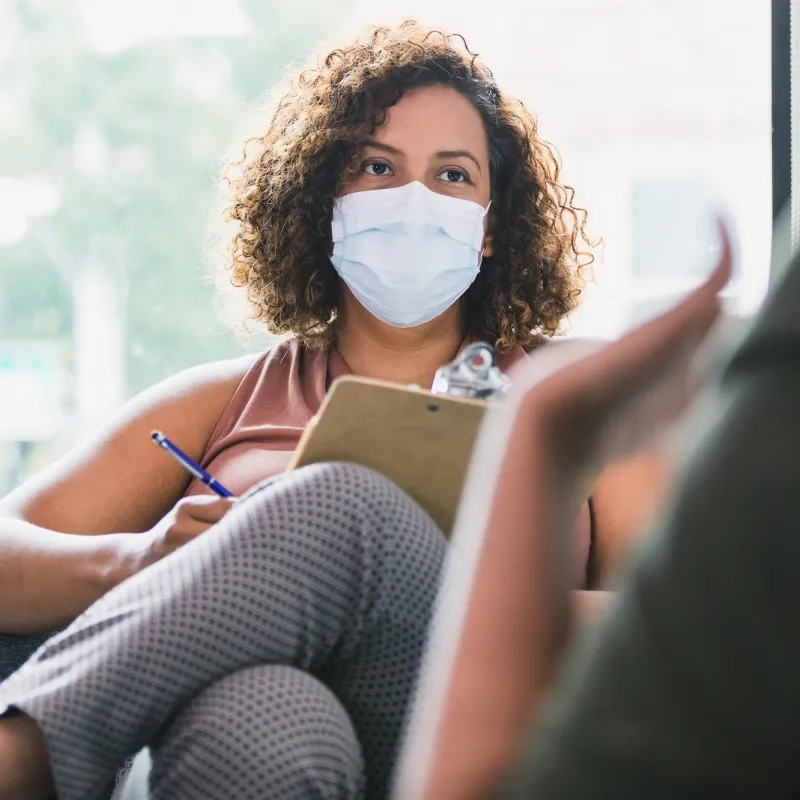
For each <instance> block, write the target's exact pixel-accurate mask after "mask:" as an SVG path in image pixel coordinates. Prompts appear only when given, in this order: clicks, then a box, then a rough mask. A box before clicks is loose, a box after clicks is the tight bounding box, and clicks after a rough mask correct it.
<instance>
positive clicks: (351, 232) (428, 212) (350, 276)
mask: <svg viewBox="0 0 800 800" xmlns="http://www.w3.org/2000/svg"><path fill="white" fill-rule="evenodd" d="M490 205H491V203H490ZM488 210H489V207H488V206H487V207H486V208H484V207H483V206H481V205H479V204H478V203H473V202H471V201H470V200H461V199H458V198H455V197H447V196H446V195H441V194H437V193H436V192H432V191H431V190H430V189H428V188H427V187H426V186H424V185H423V184H422V183H419V182H418V181H414V182H413V183H408V184H406V185H405V186H400V187H398V188H396V189H377V190H374V191H369V192H354V193H352V194H348V195H345V196H344V197H340V198H338V199H337V200H336V202H335V204H334V209H333V220H332V223H331V231H332V235H333V255H332V256H331V261H332V263H333V266H334V267H335V269H336V271H337V272H338V273H339V276H340V277H341V278H342V280H343V281H344V282H345V283H346V284H347V286H348V287H349V288H350V291H351V292H352V293H353V294H354V295H355V297H356V299H357V300H358V301H359V302H360V303H361V305H363V306H364V308H366V309H367V311H369V312H370V313H371V314H372V315H373V316H375V317H377V318H378V319H379V320H382V321H383V322H385V323H386V324H387V325H392V326H394V327H396V328H412V327H414V326H416V325H422V324H424V323H426V322H430V320H432V319H435V318H436V317H438V316H439V314H441V313H442V312H444V311H446V310H447V309H448V308H449V307H450V306H451V305H453V303H455V302H456V300H458V299H459V298H460V297H461V296H462V295H463V294H464V292H466V291H467V289H468V288H469V287H470V285H471V284H472V282H473V281H474V280H475V278H476V277H477V275H478V271H479V270H480V266H481V260H482V258H483V235H484V233H483V218H484V217H485V216H486V213H487V211H488Z"/></svg>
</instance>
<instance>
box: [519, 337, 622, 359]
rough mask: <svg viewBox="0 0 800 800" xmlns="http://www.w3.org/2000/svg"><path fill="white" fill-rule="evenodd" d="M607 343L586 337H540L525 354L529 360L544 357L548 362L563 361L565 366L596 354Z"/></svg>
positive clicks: (606, 341) (603, 340)
mask: <svg viewBox="0 0 800 800" xmlns="http://www.w3.org/2000/svg"><path fill="white" fill-rule="evenodd" d="M608 343H609V342H608V340H606V339H590V338H588V337H571V336H558V337H555V336H554V337H551V338H545V337H542V339H541V341H540V342H539V343H538V344H537V345H536V346H535V347H534V348H532V349H530V350H527V351H526V352H527V355H528V357H529V358H530V359H539V358H540V357H543V356H546V357H547V360H548V361H563V362H564V363H565V364H567V363H570V362H572V361H577V360H578V359H580V358H584V357H585V356H590V355H592V354H593V353H597V352H598V351H600V350H602V349H603V348H604V347H606V346H607V345H608Z"/></svg>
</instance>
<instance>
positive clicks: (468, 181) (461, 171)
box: [361, 161, 472, 186]
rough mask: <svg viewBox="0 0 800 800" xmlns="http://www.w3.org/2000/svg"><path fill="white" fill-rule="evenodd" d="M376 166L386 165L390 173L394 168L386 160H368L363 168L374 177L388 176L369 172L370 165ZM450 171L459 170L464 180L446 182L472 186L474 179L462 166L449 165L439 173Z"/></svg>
mask: <svg viewBox="0 0 800 800" xmlns="http://www.w3.org/2000/svg"><path fill="white" fill-rule="evenodd" d="M374 166H380V167H386V168H387V169H388V170H389V173H388V174H391V173H392V168H391V167H390V166H389V165H388V164H387V163H386V162H385V161H367V162H366V163H365V164H363V165H362V167H361V169H362V171H363V172H364V173H365V174H367V175H371V176H372V177H373V178H384V177H386V175H387V173H384V174H383V175H375V174H374V173H371V172H367V170H368V168H369V167H374ZM448 172H457V173H458V174H459V175H462V176H463V180H459V181H445V183H466V184H469V185H470V186H472V180H471V179H470V177H469V175H468V174H467V172H465V171H464V170H463V169H461V168H460V167H447V168H446V169H443V170H442V171H441V172H440V173H439V175H444V174H446V173H448Z"/></svg>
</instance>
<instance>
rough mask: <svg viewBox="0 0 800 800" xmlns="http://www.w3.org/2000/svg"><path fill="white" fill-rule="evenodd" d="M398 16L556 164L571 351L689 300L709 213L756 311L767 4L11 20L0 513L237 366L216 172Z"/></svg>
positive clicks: (162, 2) (386, 7) (47, 10)
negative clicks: (452, 60)
mask: <svg viewBox="0 0 800 800" xmlns="http://www.w3.org/2000/svg"><path fill="white" fill-rule="evenodd" d="M404 17H416V18H418V19H420V20H421V21H423V22H426V23H432V24H438V25H442V26H444V27H447V28H449V29H451V30H456V31H459V32H461V33H464V34H465V35H466V37H467V40H468V42H469V44H470V46H471V47H472V49H473V50H476V51H478V52H480V53H481V55H482V56H483V57H484V59H485V60H486V62H487V63H488V64H489V65H490V67H491V68H492V69H493V71H494V72H495V74H496V76H497V78H498V80H499V82H500V84H501V86H503V87H504V88H505V89H506V90H507V91H509V92H512V93H515V94H517V95H519V96H521V97H522V98H523V99H524V100H525V102H526V103H527V104H528V106H529V108H531V109H532V110H534V111H535V112H536V113H537V114H538V115H539V118H540V122H541V131H542V133H543V135H544V136H545V137H546V138H547V139H549V140H550V141H551V142H553V143H554V144H555V145H556V147H557V149H558V150H559V152H560V153H561V156H562V158H563V161H564V171H563V175H564V177H565V179H566V180H567V182H569V183H570V184H571V185H572V186H574V187H575V189H576V192H577V199H578V201H579V202H580V204H582V205H583V206H585V207H586V208H587V209H588V210H589V220H590V228H591V231H592V232H593V233H595V234H599V235H601V236H602V237H603V238H604V240H605V246H604V248H603V252H602V253H601V254H600V255H602V260H601V261H599V262H598V264H597V266H596V270H595V274H596V284H595V285H593V286H591V288H590V289H589V290H588V291H587V294H586V299H585V301H584V305H583V307H582V308H581V310H580V311H579V312H578V313H576V315H575V316H574V318H573V320H572V324H571V327H570V330H569V334H570V335H581V336H584V335H590V336H601V337H611V336H616V335H618V334H619V333H620V332H622V331H623V330H625V329H626V328H627V327H629V326H630V325H632V324H634V323H635V322H637V321H639V320H641V319H644V318H646V317H648V316H650V315H652V314H654V313H655V312H657V311H658V310H659V309H661V308H663V306H664V305H665V304H666V303H668V302H670V300H672V299H673V298H675V297H676V296H678V295H680V294H681V293H682V292H684V291H686V289H687V288H688V287H689V286H691V285H692V283H693V282H695V281H697V280H698V278H699V276H701V275H702V274H703V273H704V272H705V271H707V269H708V268H709V266H710V263H711V260H712V256H713V248H714V244H713V238H712V233H711V231H712V228H711V218H712V214H713V213H714V210H715V209H721V210H724V211H725V213H726V214H728V215H729V216H730V217H732V218H733V219H735V222H736V230H737V238H738V249H739V254H740V271H739V274H738V277H737V279H736V281H735V283H734V285H733V286H732V288H731V290H730V293H729V295H730V297H729V309H730V310H731V311H732V312H733V313H739V314H743V315H747V314H750V313H752V312H753V311H754V310H755V309H756V308H757V307H758V305H759V303H760V302H761V299H762V298H763V295H764V292H765V290H766V286H767V280H768V276H767V270H768V267H769V248H770V237H771V209H770V202H771V183H770V123H771V121H770V5H769V3H767V2H766V0H494V2H491V3H478V2H474V3H471V2H469V3H467V2H464V1H463V0H361V1H360V2H359V0H335V2H333V1H332V0H292V2H285V0H16V1H15V0H0V495H2V494H3V493H5V491H7V490H9V489H10V488H12V487H13V486H14V485H16V484H17V483H18V482H19V481H20V480H22V479H24V478H25V477H26V476H28V475H30V474H32V473H34V472H36V471H37V470H39V469H41V468H42V466H44V465H46V464H48V463H50V462H51V461H52V460H53V459H54V458H55V457H56V456H57V455H59V454H60V453H62V452H64V451H65V450H66V449H67V448H68V447H69V446H71V445H72V444H73V443H74V442H75V441H77V440H79V439H80V438H81V437H82V436H84V435H85V434H86V433H87V432H89V431H91V430H92V429H94V428H95V427H96V426H97V425H98V424H100V423H102V422H103V420H104V419H106V418H107V417H108V415H109V414H111V413H112V412H113V411H114V409H115V408H117V407H118V406H119V405H120V404H121V403H122V402H124V401H125V399H126V398H128V397H130V396H131V395H132V394H134V393H136V392H139V391H141V390H142V389H144V388H145V387H146V386H148V385H150V384H152V383H154V382H155V381H158V380H160V379H162V378H164V377H166V376H167V375H170V374H171V373H174V372H176V371H177V370H179V369H182V368H184V367H187V366H190V365H192V364H196V363H199V362H202V361H207V360H211V359H217V358H224V357H228V356H232V355H236V354H240V353H241V352H242V347H243V346H242V345H241V344H239V343H237V341H236V338H235V336H234V334H233V333H232V331H231V329H230V328H229V327H227V326H226V325H225V324H224V323H222V322H221V321H220V319H219V317H218V315H217V314H216V312H215V307H214V288H213V286H212V285H211V284H210V283H209V282H208V280H206V279H205V275H206V274H207V272H208V268H207V263H206V262H207V261H208V259H207V258H206V257H205V255H204V245H205V242H206V238H207V234H208V231H209V225H210V224H211V220H212V217H213V215H214V212H215V207H216V205H215V204H216V197H215V191H216V189H215V187H216V179H217V174H218V168H219V165H220V163H221V162H220V159H221V156H222V155H223V153H224V152H225V151H226V150H227V149H229V148H230V146H231V145H234V144H236V142H237V140H238V139H239V138H240V137H241V136H242V133H243V132H247V130H248V126H249V124H250V123H251V122H252V119H253V114H254V111H253V109H254V102H255V101H256V99H257V98H258V97H259V96H261V95H262V94H263V93H264V92H265V91H266V90H268V89H269V88H270V87H271V86H272V85H274V83H275V82H276V80H278V79H279V78H280V76H281V75H282V73H283V71H284V69H285V67H286V66H287V65H288V64H289V63H290V62H294V61H296V60H297V59H301V60H302V59H303V58H304V57H305V56H306V55H307V54H308V53H309V52H310V51H311V50H312V49H313V47H314V45H315V44H316V43H317V42H318V41H320V40H321V39H324V40H325V41H327V42H330V41H333V42H336V41H337V40H338V39H341V38H342V37H343V36H344V37H347V36H350V35H351V34H352V33H353V32H354V31H356V30H357V29H358V28H359V27H360V26H361V25H362V24H372V23H384V22H395V21H399V20H400V19H402V18H404ZM263 344H264V342H263V340H260V341H257V342H255V343H254V345H253V346H263Z"/></svg>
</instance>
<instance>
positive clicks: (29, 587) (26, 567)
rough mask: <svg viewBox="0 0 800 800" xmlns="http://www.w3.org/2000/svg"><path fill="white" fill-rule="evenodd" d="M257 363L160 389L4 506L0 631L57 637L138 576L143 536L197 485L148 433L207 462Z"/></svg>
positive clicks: (193, 372) (191, 375)
mask: <svg viewBox="0 0 800 800" xmlns="http://www.w3.org/2000/svg"><path fill="white" fill-rule="evenodd" d="M250 362H251V359H250V358H249V357H248V358H246V359H236V360H232V361H226V362H219V363H215V364H207V365H203V366H202V367H195V368H193V369H190V370H187V371H185V372H183V373H180V374H179V375H176V376H175V377H173V378H170V379H168V380H167V381H164V382H163V383H161V384H158V385H157V386H155V387H153V388H152V389H149V390H148V391H146V392H144V393H143V394H141V395H139V396H138V397H136V398H134V399H133V400H131V401H130V402H129V403H128V404H127V405H126V406H125V407H124V408H123V409H122V411H121V412H120V413H119V414H118V415H117V417H116V418H115V419H114V420H113V421H112V422H111V424H110V425H108V426H107V427H106V428H105V429H104V430H103V431H102V432H101V433H100V434H99V435H98V436H96V437H94V438H93V439H92V440H91V441H89V442H87V443H86V444H84V445H83V446H82V447H79V448H76V449H75V450H74V451H73V452H71V453H70V454H68V455H67V456H65V457H64V458H63V459H61V460H60V461H58V462H57V463H56V464H54V465H53V466H52V467H50V468H49V469H48V470H46V471H45V472H44V473H43V474H41V475H40V476H38V477H36V478H34V479H32V480H31V481H29V482H28V483H26V484H25V485H23V486H21V487H19V488H18V489H17V490H16V491H14V492H12V493H11V494H10V495H8V496H7V497H5V498H3V499H2V500H0V631H2V632H5V633H19V634H21V633H36V632H44V631H50V630H56V629H58V628H59V627H62V626H64V625H66V624H68V623H69V622H71V621H72V620H73V619H74V618H75V617H76V616H78V614H80V613H81V612H82V611H84V610H85V609H86V608H88V606H89V605H91V604H92V603H93V602H94V601H95V600H96V599H97V598H99V597H100V596H102V595H103V594H104V593H105V592H107V591H108V590H109V589H111V588H112V587H113V586H115V585H116V584H117V583H119V582H121V581H122V580H124V579H125V578H126V577H128V576H130V575H131V574H133V573H134V572H136V571H137V569H138V564H137V559H138V556H139V551H140V549H141V548H140V546H139V541H140V540H139V538H138V537H137V536H136V534H137V533H141V532H143V531H146V530H148V529H150V528H151V527H152V526H153V525H154V524H155V523H156V522H157V521H158V520H159V519H161V517H163V516H164V514H166V512H167V511H169V510H170V508H172V506H174V505H175V503H176V502H177V500H178V499H179V498H180V497H181V495H182V494H183V492H184V491H185V490H186V487H187V486H188V483H189V478H188V476H187V474H186V473H185V472H184V470H183V469H182V468H181V467H180V466H178V465H177V464H175V463H174V462H173V461H172V460H171V459H170V458H168V457H166V456H165V455H164V453H162V452H159V450H158V449H157V448H156V447H154V446H153V445H152V444H151V442H150V436H149V434H150V431H151V430H152V429H153V428H163V429H164V430H165V431H167V432H168V433H169V435H170V437H171V438H173V439H174V440H175V441H176V442H177V443H178V444H179V445H180V446H181V447H182V448H184V449H185V450H186V451H187V452H188V453H189V455H191V456H192V457H193V458H196V459H198V458H200V457H201V455H202V453H203V450H204V449H205V446H206V444H207V442H208V439H209V437H210V435H211V433H212V432H213V429H214V426H215V425H216V423H217V421H218V419H219V417H220V415H221V413H222V411H223V409H224V408H225V405H226V404H227V402H228V400H229V399H230V397H231V395H232V393H233V391H234V390H235V388H236V386H238V384H239V382H240V381H241V378H242V377H243V375H244V373H245V372H246V370H247V367H248V365H249V363H250Z"/></svg>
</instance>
